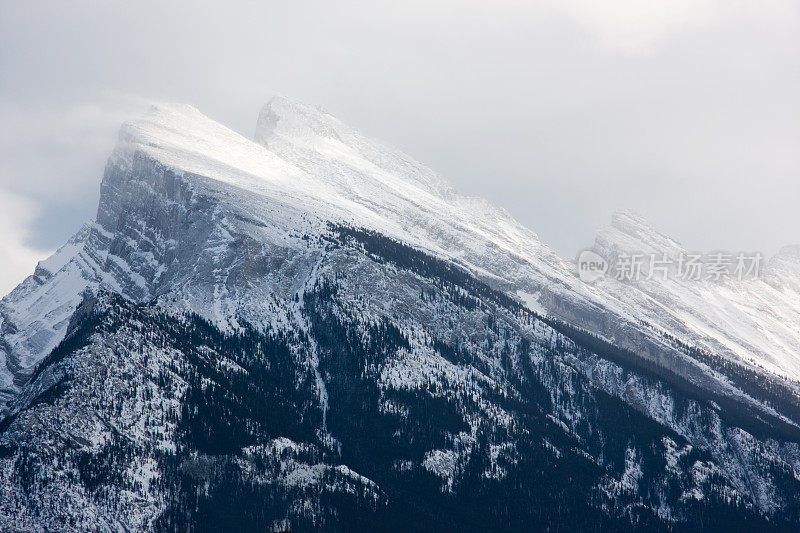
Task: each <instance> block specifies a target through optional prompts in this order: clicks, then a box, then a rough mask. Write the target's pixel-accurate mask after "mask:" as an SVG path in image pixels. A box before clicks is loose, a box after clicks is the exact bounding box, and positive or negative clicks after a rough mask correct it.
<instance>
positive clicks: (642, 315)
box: [0, 98, 800, 394]
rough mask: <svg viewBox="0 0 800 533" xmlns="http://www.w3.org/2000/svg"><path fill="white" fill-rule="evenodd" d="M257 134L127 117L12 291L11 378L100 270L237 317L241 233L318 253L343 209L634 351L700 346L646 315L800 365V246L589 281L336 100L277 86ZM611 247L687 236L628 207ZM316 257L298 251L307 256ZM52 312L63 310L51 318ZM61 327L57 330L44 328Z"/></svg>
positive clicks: (191, 118) (128, 288)
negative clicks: (90, 188) (675, 275)
mask: <svg viewBox="0 0 800 533" xmlns="http://www.w3.org/2000/svg"><path fill="white" fill-rule="evenodd" d="M255 141H256V142H254V141H251V140H249V139H247V138H245V137H243V136H241V135H239V134H237V133H235V132H233V131H231V130H230V129H228V128H226V127H224V126H222V125H220V124H218V123H216V122H215V121H213V120H211V119H209V118H208V117H206V116H204V115H202V114H201V113H200V112H199V111H197V110H196V109H195V108H193V107H191V106H187V105H173V104H169V105H157V106H154V107H153V109H152V110H151V112H150V113H149V114H148V115H147V116H145V117H143V118H142V119H140V120H137V121H134V122H132V123H128V124H125V125H124V126H123V127H122V129H121V132H120V140H119V143H118V145H117V148H116V149H115V151H114V153H113V154H112V156H111V158H110V159H109V166H108V168H107V170H106V176H105V178H104V181H103V186H102V194H101V202H100V206H99V207H98V216H97V222H95V223H93V224H90V225H89V226H88V227H89V228H90V229H89V230H84V231H88V233H89V236H88V237H87V240H86V244H79V245H67V247H65V249H64V250H62V251H60V252H58V253H57V254H56V255H55V256H54V257H53V258H51V259H50V260H48V262H50V263H52V266H51V267H50V269H49V270H48V272H49V271H50V270H52V269H55V268H56V267H59V270H63V269H66V270H65V271H64V274H61V275H57V276H53V277H52V278H47V279H46V280H44V281H42V280H40V281H36V280H35V279H32V278H31V279H29V280H27V281H26V282H25V283H23V285H22V286H21V287H20V289H18V290H17V291H15V292H14V293H12V294H11V295H9V296H8V297H7V298H6V299H4V300H3V302H2V304H0V314H2V316H4V317H5V318H4V321H3V326H2V327H4V328H6V329H8V330H14V331H15V332H14V333H6V334H4V335H3V344H2V345H0V346H2V348H0V357H3V358H4V359H5V361H4V363H5V365H4V366H5V367H6V368H8V369H9V370H10V372H5V373H3V375H2V376H1V377H2V382H0V383H2V387H3V389H6V390H7V391H9V394H10V393H12V392H13V389H14V385H13V382H14V376H17V381H20V380H22V379H24V376H25V375H26V374H28V373H30V371H31V369H32V368H33V366H35V364H36V363H37V361H38V360H39V359H40V358H41V357H43V356H44V355H45V354H46V353H47V351H48V350H49V349H51V348H52V346H54V344H55V343H56V342H57V341H58V338H59V337H60V336H63V331H64V329H63V328H64V327H65V325H64V320H65V318H66V317H67V316H68V313H67V310H68V309H69V308H70V307H73V306H74V305H75V304H76V303H77V301H78V298H79V294H80V292H81V291H82V290H83V288H85V287H86V286H89V285H103V286H105V287H107V288H109V289H111V290H115V291H120V292H121V293H123V294H126V295H127V296H129V297H131V298H132V299H134V300H140V301H141V300H145V299H148V298H153V297H158V298H160V299H161V301H162V302H165V305H167V306H171V305H175V306H177V308H180V309H186V310H192V311H195V312H198V313H200V314H201V315H203V316H206V317H209V318H210V319H213V320H214V321H215V322H217V323H225V322H227V321H231V322H232V323H235V321H236V315H237V314H239V313H242V312H244V313H249V312H253V313H258V310H257V309H256V307H257V306H256V305H255V304H254V302H255V301H256V297H255V296H252V295H247V293H246V291H244V287H243V286H242V285H241V281H242V279H241V278H237V279H236V280H233V279H232V277H231V276H232V274H233V272H234V271H236V270H237V269H238V271H239V273H240V275H244V272H245V271H246V270H247V268H246V266H245V265H244V264H243V263H242V261H243V260H242V258H240V257H238V256H237V252H236V251H235V249H234V248H235V246H239V245H240V244H242V243H244V245H245V246H247V249H248V250H249V252H248V253H252V254H256V255H258V256H259V257H261V256H262V254H264V253H265V250H266V249H267V248H274V247H276V246H277V247H278V248H280V249H282V250H284V249H286V250H295V251H298V253H300V255H301V256H303V254H305V253H306V252H305V251H303V250H305V249H306V245H305V243H304V242H303V241H301V240H300V237H301V235H303V234H306V235H313V234H319V233H320V232H321V231H324V228H325V227H326V226H327V224H328V223H331V222H332V223H344V224H346V225H350V226H357V227H365V228H371V229H374V230H376V231H378V232H380V233H381V234H384V235H387V236H390V237H393V238H396V239H398V240H401V241H403V242H407V243H409V244H411V245H413V246H415V247H417V248H420V249H423V250H426V251H428V252H430V253H432V254H433V255H435V256H438V257H443V258H446V259H448V260H451V261H454V262H455V263H457V264H459V265H461V266H463V267H465V268H466V269H467V270H469V271H471V272H472V273H473V274H475V275H477V276H479V277H480V278H482V279H484V280H485V281H487V282H488V283H490V284H491V285H493V286H495V287H497V288H499V289H501V290H504V291H506V292H507V293H509V294H512V295H514V296H515V297H518V295H523V297H524V299H525V303H526V305H528V306H529V307H531V308H532V309H536V310H537V311H545V312H546V313H547V314H551V315H554V316H557V317H560V318H562V319H564V320H566V321H568V322H572V323H578V324H582V327H584V328H585V329H588V330H590V331H594V332H596V333H598V334H600V335H601V336H603V337H604V338H606V339H609V340H613V341H615V342H618V343H620V344H621V345H622V346H623V347H626V348H629V349H633V350H637V351H641V352H643V353H651V352H653V351H654V350H655V351H656V352H658V351H665V352H667V353H669V354H670V355H669V357H670V358H676V360H678V359H680V360H684V359H686V357H685V356H684V355H683V354H680V353H677V352H675V351H674V350H672V349H671V348H670V347H669V346H668V344H667V343H665V342H664V341H663V339H661V338H660V337H659V336H658V335H656V334H654V333H653V332H652V331H649V330H647V329H643V328H641V326H640V323H641V322H642V321H644V322H646V323H648V324H650V325H651V326H652V328H653V329H655V330H660V331H666V332H670V333H671V334H674V335H675V336H676V337H677V338H679V339H680V340H682V341H683V342H686V343H687V344H689V345H701V346H705V347H708V348H709V349H711V350H713V351H715V352H719V353H722V354H724V355H727V356H729V357H732V358H735V359H737V360H739V361H741V362H744V363H746V364H753V365H757V366H763V367H764V368H767V369H768V370H770V371H772V372H776V373H779V374H782V375H788V376H791V377H793V378H798V377H800V363H798V361H800V356H799V355H798V354H800V303H798V302H800V298H798V294H800V293H798V287H800V281H798V280H799V279H800V276H799V275H798V267H797V262H796V261H795V260H794V258H795V257H796V255H797V253H796V249H787V251H786V252H785V253H784V254H782V255H781V256H779V257H778V258H776V259H775V260H773V261H772V263H771V270H770V272H771V274H770V275H769V276H767V277H765V278H764V279H763V280H761V281H755V282H753V283H752V284H751V285H750V286H744V287H732V286H724V285H720V286H714V287H710V286H702V287H700V286H698V287H687V286H677V285H676V286H671V285H666V286H655V285H646V284H644V285H642V286H636V287H633V286H631V285H623V284H619V283H617V282H615V281H613V280H607V281H604V282H602V283H599V284H596V285H594V286H589V285H585V284H584V283H582V282H580V281H579V280H578V279H577V277H576V276H575V274H574V268H573V266H572V265H571V264H570V263H568V262H565V261H562V260H561V259H560V258H559V257H558V256H557V255H556V254H555V253H554V252H553V251H552V250H550V249H549V248H548V247H547V246H546V245H544V244H542V243H541V242H540V241H539V240H538V238H537V236H536V235H535V234H534V233H533V232H531V231H530V230H528V229H526V228H524V227H523V226H521V225H520V224H519V223H518V222H516V221H515V220H514V219H513V218H512V217H511V216H510V215H508V213H506V212H505V211H503V210H501V209H498V208H496V207H494V206H492V205H491V204H489V203H488V202H485V201H484V200H480V199H474V198H466V197H462V196H459V195H458V194H456V193H455V192H454V191H453V189H452V188H451V187H450V186H449V184H447V182H446V181H445V180H444V179H443V178H441V177H440V176H438V175H437V174H436V173H435V172H433V171H431V170H430V169H428V168H426V167H424V166H423V165H421V164H419V163H417V162H415V161H414V160H413V159H411V158H410V157H408V156H406V155H405V154H403V153H401V152H399V151H397V150H395V149H393V148H390V147H388V146H386V145H384V144H382V143H379V142H375V141H372V140H370V139H368V138H366V137H364V136H363V135H361V134H360V133H358V132H356V131H355V130H353V129H352V128H349V127H347V126H345V125H344V124H342V123H341V122H340V121H338V120H337V119H336V118H334V117H332V116H331V115H330V114H328V113H326V112H324V111H321V110H319V109H317V108H314V107H312V106H308V105H305V104H301V103H298V102H293V101H291V100H288V99H285V98H275V99H273V100H272V101H271V102H270V103H269V104H268V105H267V106H265V108H264V109H263V110H262V112H261V114H260V116H259V120H258V125H257V128H256V134H255ZM148 165H149V166H148ZM145 167H146V169H145ZM142 198H144V199H146V200H143V199H142ZM201 204H202V206H201ZM212 204H213V205H214V207H213V213H214V214H213V217H211V218H212V220H211V221H210V222H209V221H206V222H204V223H203V224H205V225H203V224H201V223H199V222H198V220H199V219H198V216H199V215H198V214H197V213H198V212H199V210H200V211H202V210H205V209H206V207H204V206H211V205H212ZM137 217H138V218H137ZM148 217H149V218H148ZM192 217H194V218H192ZM145 218H147V220H144V219H145ZM170 224H171V225H172V226H169V225H170ZM181 224H182V226H180V225H181ZM179 226H180V227H179ZM200 226H203V227H202V228H201V227H200ZM186 231H190V232H194V233H191V234H189V235H187V234H186V233H185V232H186ZM187 239H188V240H192V239H194V240H195V241H196V242H195V243H193V244H192V243H188V242H186V241H187ZM596 247H597V248H598V250H601V251H603V250H607V249H610V248H611V247H616V248H618V249H634V248H638V249H640V250H641V249H642V248H643V249H644V250H659V251H666V252H669V253H677V252H678V251H679V250H680V246H679V245H678V244H677V243H676V242H675V241H673V240H672V239H669V238H668V237H666V236H664V235H662V234H660V233H658V232H657V231H655V230H654V229H653V228H652V227H650V226H649V225H648V224H647V223H646V222H645V221H643V220H642V219H640V218H637V217H635V216H632V215H630V214H623V215H618V216H616V218H615V220H614V223H613V225H612V228H611V229H610V230H609V231H606V232H604V233H603V234H601V235H600V236H599V237H598V240H597V244H596ZM281 253H289V252H281ZM312 255H313V254H312ZM314 260H315V258H314V257H311V256H308V257H305V258H304V257H298V258H297V261H298V264H304V263H306V262H311V261H314ZM45 263H47V262H45ZM43 264H44V263H43ZM70 265H72V266H70ZM259 274H261V275H263V274H264V272H260V273H259ZM35 277H36V276H34V278H35ZM190 280H194V281H193V282H192V283H189V281H190ZM293 283H297V281H296V280H294V281H292V280H289V279H287V280H284V281H276V282H272V281H270V282H268V283H267V285H266V286H261V287H260V288H259V290H258V292H259V294H261V295H263V296H266V295H269V294H272V293H273V292H274V290H275V289H276V288H277V289H280V290H284V289H281V288H280V287H283V286H284V285H286V287H288V285H291V284H293ZM252 284H253V280H250V285H252ZM275 284H277V285H275ZM23 287H28V288H23ZM250 289H251V290H252V287H251V288H250ZM286 290H288V288H287V289H286ZM709 291H711V292H709ZM23 293H24V294H25V295H26V296H24V298H25V299H26V302H27V301H28V300H30V301H44V300H46V301H48V302H52V303H53V305H52V306H51V307H52V308H59V309H61V312H60V313H56V314H49V313H50V312H51V310H52V309H51V308H48V309H45V308H44V307H42V306H39V307H30V306H31V304H30V303H25V302H22V298H23V297H22V296H21V294H23ZM54 294H58V295H59V296H58V297H57V298H56V297H55V296H53V295H54ZM712 294H713V295H712ZM44 295H48V296H47V297H46V298H44ZM533 295H535V296H533ZM710 295H712V296H710ZM42 298H44V300H42ZM169 302H174V304H173V303H169ZM731 302H733V303H731ZM48 305H49V304H48ZM45 307H47V305H45ZM25 309H29V310H28V311H24V310H25ZM248 310H250V311H248ZM44 316H48V317H50V318H49V320H50V322H48V323H47V327H46V328H42V327H41V325H42V322H41V320H42V319H43V318H42V317H44ZM251 318H252V317H251ZM48 328H49V330H52V331H53V334H48V335H47V336H48V340H47V341H43V340H41V339H40V337H43V336H45V334H44V333H41V331H42V330H43V329H44V330H48ZM737 331H738V333H737ZM661 359H662V360H664V358H663V357H661ZM683 364H684V363H681V365H683ZM691 364H694V363H691ZM678 366H680V365H678ZM700 368H702V365H700ZM701 371H702V370H701Z"/></svg>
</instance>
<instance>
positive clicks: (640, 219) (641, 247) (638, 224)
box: [595, 210, 683, 256]
mask: <svg viewBox="0 0 800 533" xmlns="http://www.w3.org/2000/svg"><path fill="white" fill-rule="evenodd" d="M595 246H596V247H597V248H599V249H601V250H603V251H606V252H611V251H612V250H619V251H625V252H629V253H659V254H660V253H666V254H668V255H669V256H673V255H676V254H679V253H680V252H681V251H682V250H683V247H682V246H681V245H680V243H678V242H677V241H675V240H674V239H672V238H670V237H669V236H667V235H665V234H664V233H662V232H661V231H659V230H658V229H657V228H656V227H655V226H654V225H653V224H652V223H651V222H650V221H649V220H647V219H646V218H645V217H644V216H642V215H640V214H639V213H636V212H634V211H631V210H624V211H617V212H615V213H614V214H613V215H612V216H611V224H610V225H609V226H607V227H605V228H603V229H601V230H600V231H599V232H598V234H597V237H596V238H595Z"/></svg>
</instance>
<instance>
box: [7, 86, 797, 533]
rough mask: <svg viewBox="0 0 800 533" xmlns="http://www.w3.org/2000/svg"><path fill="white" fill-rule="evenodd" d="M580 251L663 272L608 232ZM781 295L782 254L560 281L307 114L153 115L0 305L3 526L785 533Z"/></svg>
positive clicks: (528, 253) (319, 114)
mask: <svg viewBox="0 0 800 533" xmlns="http://www.w3.org/2000/svg"><path fill="white" fill-rule="evenodd" d="M594 250H595V251H596V252H598V253H602V254H607V255H610V254H618V253H620V251H630V252H636V251H641V252H648V253H649V252H654V253H655V252H658V253H662V252H663V253H669V254H673V255H676V254H680V253H681V252H682V251H683V250H682V249H681V248H680V245H679V244H677V243H676V242H674V241H672V240H671V239H669V238H668V237H666V236H663V235H662V234H660V233H659V232H658V231H656V230H655V229H654V228H652V227H651V226H649V225H648V224H647V223H646V221H644V220H642V219H641V218H639V217H637V216H635V215H633V214H630V213H622V214H619V215H617V216H615V218H614V220H613V222H612V226H611V228H609V229H608V230H605V231H603V232H602V233H601V234H600V235H599V236H598V238H597V240H596V242H595V246H594ZM799 288H800V262H798V253H797V250H796V249H791V248H789V249H786V250H785V251H783V252H782V253H781V254H779V255H778V256H777V257H775V258H773V259H772V260H770V263H769V265H768V271H767V272H766V273H765V275H764V276H762V277H760V278H758V279H753V280H742V281H741V282H739V281H733V280H726V281H723V282H719V283H712V282H702V283H699V284H694V285H693V284H690V283H677V282H674V281H672V280H663V281H661V280H655V279H649V280H638V281H636V280H633V281H630V280H629V281H617V280H615V279H613V278H611V277H606V278H604V279H602V280H599V281H598V282H597V283H595V284H587V283H584V282H582V281H581V280H580V279H579V278H578V277H577V275H576V274H575V266H574V265H573V264H572V263H571V262H568V261H563V260H562V259H560V258H559V257H558V256H557V255H556V254H555V253H553V252H552V251H551V250H550V249H549V248H548V247H547V246H546V245H544V244H543V243H541V242H540V241H539V239H538V238H537V236H536V235H535V234H534V233H532V232H531V231H529V230H527V229H526V228H524V227H523V226H521V225H520V224H519V223H517V222H516V221H514V220H513V218H512V217H511V216H510V215H509V214H508V213H506V212H505V211H503V210H501V209H498V208H496V207H493V206H492V205H490V204H488V203H486V202H485V201H482V200H479V199H474V198H465V197H463V196H460V195H458V194H457V193H456V192H455V191H454V190H453V188H452V187H451V186H450V185H449V184H448V183H447V182H446V181H445V180H444V179H443V178H441V177H440V176H438V175H437V174H436V173H434V172H433V171H431V170H430V169H427V168H426V167H424V166H423V165H420V164H419V163H417V162H415V161H414V160H412V159H411V158H409V157H408V156H406V155H405V154H403V153H401V152H400V151H398V150H396V149H393V148H391V147H388V146H385V145H383V144H381V143H378V142H375V141H373V140H371V139H369V138H367V137H365V136H363V135H361V134H360V133H358V132H357V131H355V130H353V129H352V128H349V127H347V126H346V125H344V124H343V123H341V122H340V121H339V120H337V119H336V118H334V117H333V116H331V115H330V114H328V113H326V112H324V111H322V110H320V109H317V108H315V107H312V106H308V105H305V104H301V103H298V102H293V101H290V100H287V99H283V98H276V99H274V100H273V101H272V102H270V104H268V105H267V106H266V107H265V108H264V109H263V111H262V112H261V114H260V116H259V118H258V122H257V127H256V133H255V136H254V140H249V139H246V138H244V137H242V136H241V135H239V134H236V133H234V132H232V131H230V130H229V129H227V128H225V127H224V126H222V125H220V124H217V123H216V122H214V121H212V120H211V119H209V118H207V117H205V116H203V115H202V114H201V113H200V112H198V111H197V110H196V109H194V108H192V107H189V106H183V105H161V106H156V107H154V108H153V110H152V111H151V112H150V114H149V115H147V116H146V117H144V118H142V119H140V120H138V121H135V122H133V123H129V124H126V125H124V126H123V127H122V129H121V132H120V138H119V142H118V145H117V147H116V148H115V150H114V152H113V153H112V155H111V157H110V158H109V160H108V164H107V166H106V170H105V173H104V177H103V181H102V185H101V195H100V203H99V206H98V211H97V216H96V218H95V220H94V221H92V222H90V223H88V224H87V225H86V226H85V227H84V228H83V229H82V230H81V231H80V232H79V233H78V234H77V235H75V236H74V237H73V238H72V239H70V241H69V242H68V243H67V244H66V245H65V246H64V247H62V248H61V249H60V250H58V251H57V252H56V253H55V254H54V255H53V257H51V258H49V259H48V260H46V261H43V262H42V263H40V264H39V265H38V267H37V268H36V271H35V272H34V274H33V275H32V276H31V277H29V278H28V279H26V280H25V281H24V282H23V283H22V284H21V285H20V286H19V287H17V288H16V289H15V290H14V291H13V292H12V293H11V294H9V295H8V296H7V297H6V298H4V299H3V300H2V302H0V357H2V358H3V360H2V362H3V363H4V364H3V365H2V370H0V381H1V382H2V406H3V415H2V416H3V418H2V421H0V485H2V491H0V524H3V528H4V529H10V530H21V531H84V530H98V531H115V530H152V531H228V530H232V529H234V528H236V529H240V530H258V531H263V530H265V529H268V530H270V529H271V530H286V529H291V530H317V529H329V530H352V529H386V530H398V529H402V530H439V531H441V530H455V529H461V530H464V529H467V530H487V529H488V530H522V529H531V528H533V529H537V528H542V529H544V528H554V529H555V528H557V527H558V528H560V529H565V530H599V529H604V530H605V529H615V530H617V529H618V530H629V529H641V528H645V527H646V528H652V529H656V530H659V529H663V530H681V529H687V530H688V529H691V530H696V529H698V528H702V529H720V530H722V529H725V530H731V529H747V530H752V529H753V528H761V529H764V530H781V529H788V530H791V529H793V528H796V527H797V525H798V523H799V522H800V504H799V503H798V502H800V445H799V444H798V443H800V426H798V423H799V422H800V402H798V383H797V382H796V381H795V379H796V377H797V376H796V370H795V369H796V368H797V366H796V362H795V361H796V359H797V357H798V354H800V351H798V350H797V349H796V348H797V346H798V342H800V341H799V340H798V339H800V327H796V325H800V324H798V322H799V321H800V303H799V302H800V298H799V297H798V289H799Z"/></svg>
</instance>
